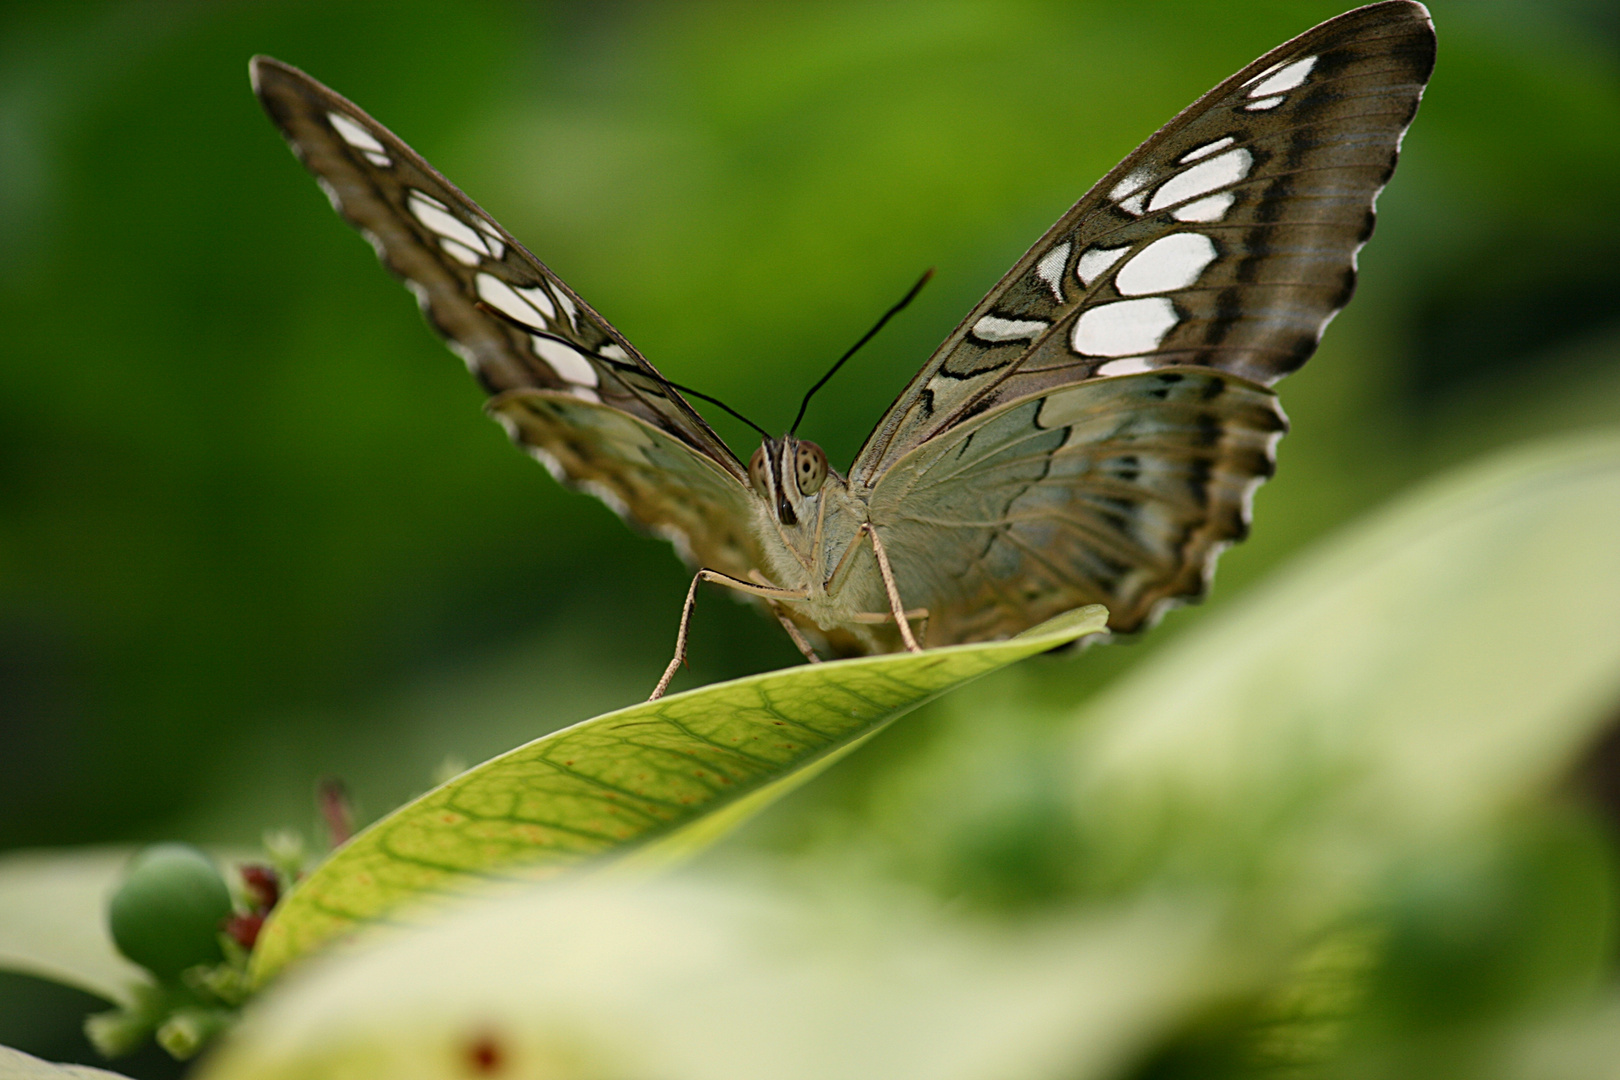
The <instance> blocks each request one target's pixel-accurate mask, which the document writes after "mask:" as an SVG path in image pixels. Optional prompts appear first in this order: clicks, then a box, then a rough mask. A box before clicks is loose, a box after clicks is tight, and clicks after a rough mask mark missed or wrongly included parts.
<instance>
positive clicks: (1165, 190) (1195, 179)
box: [1148, 147, 1254, 210]
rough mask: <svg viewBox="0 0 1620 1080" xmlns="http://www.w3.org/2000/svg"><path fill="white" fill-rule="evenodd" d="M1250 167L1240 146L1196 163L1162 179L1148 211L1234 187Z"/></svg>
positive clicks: (1251, 161)
mask: <svg viewBox="0 0 1620 1080" xmlns="http://www.w3.org/2000/svg"><path fill="white" fill-rule="evenodd" d="M1253 165H1254V155H1253V154H1251V153H1249V152H1248V151H1247V150H1245V149H1243V148H1242V147H1239V148H1238V149H1236V150H1228V151H1226V153H1224V154H1217V155H1216V156H1215V157H1212V158H1209V159H1207V160H1205V161H1200V162H1199V163H1198V164H1197V165H1194V166H1193V167H1192V168H1190V169H1188V170H1187V171H1185V172H1182V173H1177V174H1176V175H1175V176H1172V177H1171V178H1170V179H1169V180H1166V181H1165V183H1164V186H1163V187H1161V188H1159V190H1158V191H1157V192H1155V193H1154V196H1153V201H1152V202H1151V203H1149V204H1148V209H1149V210H1158V209H1161V208H1162V207H1166V206H1172V205H1174V204H1175V203H1178V202H1185V201H1186V200H1188V199H1196V198H1197V197H1198V196H1200V195H1208V194H1209V193H1210V192H1212V191H1214V190H1215V189H1216V188H1222V187H1226V186H1227V185H1228V184H1235V183H1237V182H1238V181H1239V180H1241V179H1243V178H1244V177H1245V176H1248V175H1249V169H1250V168H1251V167H1252V166H1253Z"/></svg>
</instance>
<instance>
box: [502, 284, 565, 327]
mask: <svg viewBox="0 0 1620 1080" xmlns="http://www.w3.org/2000/svg"><path fill="white" fill-rule="evenodd" d="M512 291H513V292H515V293H517V294H518V295H519V296H521V297H523V299H525V300H527V301H528V302H529V303H531V304H533V305H534V309H535V310H536V311H538V312H539V313H540V314H542V315H544V316H545V317H546V318H547V319H555V318H556V317H557V308H556V305H554V304H553V303H552V302H551V297H549V296H547V295H546V290H544V289H542V288H541V287H540V286H538V285H525V286H524V287H523V288H521V289H514V290H512Z"/></svg>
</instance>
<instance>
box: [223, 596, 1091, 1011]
mask: <svg viewBox="0 0 1620 1080" xmlns="http://www.w3.org/2000/svg"><path fill="white" fill-rule="evenodd" d="M1107 617H1108V613H1107V611H1106V610H1104V609H1103V608H1101V607H1095V606H1093V607H1088V608H1082V609H1079V610H1077V611H1073V612H1069V613H1067V614H1065V615H1061V616H1059V617H1057V618H1055V619H1053V620H1051V621H1050V622H1047V623H1045V624H1043V625H1041V626H1038V627H1035V628H1033V629H1032V630H1030V631H1029V632H1028V633H1025V634H1021V635H1019V636H1018V637H1016V638H1013V639H1012V640H1009V641H1001V642H987V643H981V644H977V645H963V646H956V647H952V648H947V649H934V650H930V651H928V652H923V653H908V654H898V655H887V656H872V657H862V658H859V659H854V660H844V661H838V662H835V663H825V664H814V665H806V666H804V667H796V668H790V669H787V670H785V671H776V672H771V673H769V674H765V675H756V676H752V677H750V678H746V679H738V680H735V681H733V682H728V683H721V684H719V685H716V686H709V687H705V688H703V689H700V690H693V691H690V692H688V693H684V694H676V695H674V696H672V697H667V698H663V699H661V700H658V701H649V702H645V703H643V704H640V705H634V706H631V707H630V708H627V709H621V710H619V711H617V712H612V713H608V714H606V715H605V716H599V717H597V718H595V719H594V720H587V721H585V722H583V723H580V724H576V725H574V726H573V727H570V728H565V729H564V730H562V731H559V732H556V733H554V734H551V735H547V736H545V737H544V738H541V739H537V740H535V741H534V742H531V743H528V744H526V745H524V746H521V747H518V748H517V749H516V750H512V751H510V752H508V753H506V754H503V755H501V756H500V757H497V758H494V759H492V760H490V761H488V762H486V763H485V764H483V765H480V766H478V767H477V768H474V769H471V770H469V771H467V772H465V773H463V774H462V775H461V776H458V777H456V778H455V779H453V780H451V781H449V782H448V783H446V784H444V785H442V786H441V787H438V788H436V789H434V790H433V791H430V792H429V793H427V794H426V795H424V796H422V797H421V798H419V799H417V800H416V801H415V802H412V803H409V804H407V805H406V806H404V807H402V808H401V809H399V810H397V811H395V812H394V813H392V814H390V815H388V816H387V817H385V818H383V819H382V820H381V821H379V822H377V823H376V824H374V825H372V826H371V827H370V828H369V829H367V830H365V831H364V832H362V833H361V834H359V835H358V836H356V837H355V838H354V839H353V840H352V841H350V842H349V843H348V844H347V845H346V846H344V847H343V848H342V849H340V850H339V851H337V852H336V853H334V854H333V856H332V857H331V858H329V859H328V860H327V861H326V862H324V863H322V864H321V865H320V866H318V867H317V868H316V869H315V870H314V871H313V872H312V873H311V874H310V875H309V876H308V877H307V878H305V879H304V880H303V881H302V882H300V883H299V885H298V886H297V888H295V889H294V890H293V891H292V892H291V893H290V894H289V895H288V896H287V898H286V899H285V900H283V901H282V903H281V905H280V906H279V907H277V909H276V912H275V914H274V916H273V917H272V918H271V919H270V921H269V922H268V923H267V924H266V925H265V928H264V932H263V934H262V935H261V936H260V938H259V943H258V946H257V948H256V949H255V951H254V958H253V965H254V966H253V976H254V979H255V980H256V981H262V980H263V979H265V978H266V977H268V976H269V975H271V974H273V973H274V972H276V971H277V970H279V969H280V968H281V967H282V966H283V965H284V964H286V963H287V962H288V961H289V960H291V959H293V958H295V957H297V956H299V955H301V954H303V953H305V952H308V951H309V950H311V949H313V948H315V947H317V946H319V945H320V944H322V943H323V942H326V941H328V940H330V939H331V938H333V937H334V936H337V935H340V934H343V933H345V932H347V931H349V930H353V929H355V928H357V927H359V926H361V925H363V924H366V923H372V922H377V921H379V920H383V919H385V918H388V917H391V916H393V915H394V914H395V912H396V909H398V908H400V907H402V906H405V905H407V904H410V903H412V902H416V903H418V904H420V903H421V902H424V901H430V900H434V899H443V898H446V897H449V896H454V895H458V894H462V893H465V892H467V891H469V890H472V889H475V888H477V887H478V886H480V885H485V884H488V883H493V882H501V881H516V880H526V879H532V878H538V877H545V876H549V875H552V874H555V873H558V872H559V871H562V870H566V869H568V868H571V867H576V866H580V865H583V864H585V863H587V862H591V861H595V860H600V859H601V858H602V857H603V856H607V855H610V854H622V853H629V852H631V851H635V853H636V854H637V856H638V857H639V858H644V859H649V860H656V859H660V858H670V857H674V856H676V855H678V854H680V853H682V852H684V851H687V850H691V849H693V848H695V847H697V846H699V845H700V844H701V843H703V842H707V841H709V840H712V839H714V838H715V837H717V836H718V835H720V834H721V833H722V832H723V831H724V830H725V829H726V828H729V827H731V826H733V825H735V824H737V823H738V822H740V821H741V820H743V818H745V817H746V816H747V815H748V814H750V813H752V812H754V811H757V810H759V809H761V808H762V807H764V806H765V805H767V804H768V803H770V802H771V801H772V800H774V799H776V798H778V797H780V796H781V795H783V794H785V793H786V792H787V791H789V790H791V789H792V788H793V787H794V786H795V785H797V784H800V783H803V782H804V781H805V780H806V779H808V778H809V777H811V776H813V775H814V774H815V773H816V772H818V771H819V770H820V769H822V768H825V767H826V766H827V765H828V764H829V763H830V762H831V761H833V760H834V759H835V758H836V757H838V756H839V755H841V754H843V753H846V752H848V751H849V750H850V749H852V748H853V747H854V746H855V745H857V744H858V743H859V742H861V741H862V740H863V739H865V738H867V737H869V736H871V735H872V734H874V733H875V732H877V731H878V730H880V729H881V728H883V727H884V726H885V725H887V724H888V723H889V722H891V721H892V720H894V719H895V718H896V717H899V716H900V715H902V714H904V713H906V712H908V711H910V710H911V709H914V708H916V707H917V706H918V705H921V704H922V703H923V702H925V701H928V700H929V699H931V698H934V697H936V696H938V695H939V694H942V693H944V692H945V691H947V690H949V689H951V688H952V687H955V686H958V685H960V684H962V683H964V682H966V681H968V680H970V679H974V678H977V677H978V676H980V675H983V674H985V673H986V672H989V671H993V670H995V669H996V668H999V667H1003V666H1005V665H1007V664H1011V663H1013V662H1014V661H1017V660H1021V659H1023V658H1024V657H1027V656H1031V655H1034V654H1035V653H1040V652H1045V651H1047V650H1049V649H1054V648H1057V647H1059V646H1061V645H1065V644H1067V643H1069V642H1071V641H1074V640H1076V639H1077V638H1080V637H1082V636H1084V635H1086V634H1090V633H1096V632H1098V631H1100V630H1101V629H1102V628H1103V626H1104V624H1105V623H1106V621H1107Z"/></svg>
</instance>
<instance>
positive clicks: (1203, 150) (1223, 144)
mask: <svg viewBox="0 0 1620 1080" xmlns="http://www.w3.org/2000/svg"><path fill="white" fill-rule="evenodd" d="M1233 141H1234V140H1233V138H1232V136H1230V135H1227V136H1225V137H1223V138H1219V139H1216V140H1215V141H1214V142H1212V143H1205V144H1204V145H1203V146H1200V147H1198V148H1197V149H1195V150H1189V151H1187V152H1186V153H1185V154H1182V155H1181V163H1182V164H1183V165H1191V164H1192V163H1193V162H1195V161H1197V160H1198V159H1199V158H1206V157H1209V155H1211V154H1213V153H1214V152H1215V151H1217V150H1225V149H1226V148H1227V147H1228V146H1231V145H1232V143H1233Z"/></svg>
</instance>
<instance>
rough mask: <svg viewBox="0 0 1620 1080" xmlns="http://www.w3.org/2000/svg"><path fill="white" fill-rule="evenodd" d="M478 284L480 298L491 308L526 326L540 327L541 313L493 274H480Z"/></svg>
mask: <svg viewBox="0 0 1620 1080" xmlns="http://www.w3.org/2000/svg"><path fill="white" fill-rule="evenodd" d="M477 284H478V298H479V299H480V300H482V301H483V302H484V303H486V304H488V305H489V306H490V307H492V308H495V309H496V310H498V311H502V312H504V313H506V314H507V315H508V316H510V317H511V318H513V319H516V320H517V321H518V322H520V323H522V324H523V325H524V326H539V325H540V318H539V314H540V313H539V312H537V311H535V310H534V308H533V307H531V306H530V305H529V303H528V301H526V300H524V299H523V297H521V296H519V295H518V294H517V293H516V292H515V291H513V289H512V286H510V285H508V284H507V283H506V282H504V281H502V280H501V279H500V278H498V277H495V276H494V275H493V274H479V275H478V279H477Z"/></svg>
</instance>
